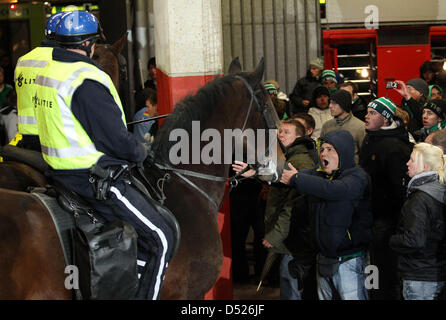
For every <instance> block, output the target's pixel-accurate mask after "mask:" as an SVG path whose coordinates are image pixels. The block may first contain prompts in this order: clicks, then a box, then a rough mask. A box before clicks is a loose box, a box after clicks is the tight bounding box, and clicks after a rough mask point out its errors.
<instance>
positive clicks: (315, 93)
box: [313, 86, 330, 99]
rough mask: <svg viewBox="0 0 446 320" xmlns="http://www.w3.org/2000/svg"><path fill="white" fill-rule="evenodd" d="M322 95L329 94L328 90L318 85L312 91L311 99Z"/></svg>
mask: <svg viewBox="0 0 446 320" xmlns="http://www.w3.org/2000/svg"><path fill="white" fill-rule="evenodd" d="M322 95H326V96H327V97H329V96H330V91H328V89H327V88H326V87H324V86H318V87H316V88H315V89H314V91H313V99H317V98H319V97H320V96H322Z"/></svg>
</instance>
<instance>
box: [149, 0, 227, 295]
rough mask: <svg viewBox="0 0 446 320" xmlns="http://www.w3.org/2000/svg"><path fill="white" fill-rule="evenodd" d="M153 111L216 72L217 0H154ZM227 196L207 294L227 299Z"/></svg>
mask: <svg viewBox="0 0 446 320" xmlns="http://www.w3.org/2000/svg"><path fill="white" fill-rule="evenodd" d="M153 11H154V21H155V55H156V64H157V92H158V94H157V96H158V113H159V114H168V113H170V112H172V111H173V109H174V106H175V103H177V102H178V101H180V100H181V99H182V98H184V97H185V96H186V95H188V94H194V93H196V92H197V90H198V89H199V88H200V87H202V86H203V85H205V84H206V83H207V82H209V81H211V80H212V79H213V78H214V77H215V76H217V75H221V74H222V73H223V72H222V68H223V37H222V17H221V0H154V3H153ZM228 201H229V200H227V201H226V203H225V204H224V205H223V206H222V209H221V210H220V211H221V212H219V215H218V224H219V229H220V234H221V237H222V242H223V254H224V258H223V267H222V271H221V274H220V277H219V279H218V280H217V283H216V284H215V286H214V287H213V288H212V289H211V290H210V291H209V292H208V293H207V294H206V297H205V298H206V299H232V297H233V296H232V277H231V261H232V260H231V234H230V228H229V226H230V221H229V205H228Z"/></svg>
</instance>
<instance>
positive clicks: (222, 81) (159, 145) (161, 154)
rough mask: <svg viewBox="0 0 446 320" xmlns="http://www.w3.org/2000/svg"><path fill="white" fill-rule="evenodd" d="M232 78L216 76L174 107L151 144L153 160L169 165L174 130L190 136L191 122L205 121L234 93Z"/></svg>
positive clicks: (231, 76) (173, 142) (230, 76)
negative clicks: (181, 130)
mask: <svg viewBox="0 0 446 320" xmlns="http://www.w3.org/2000/svg"><path fill="white" fill-rule="evenodd" d="M234 80H235V79H234V76H233V75H228V76H225V77H220V76H217V77H216V78H215V79H214V80H213V81H211V82H209V83H207V84H206V85H205V86H204V87H202V88H200V89H199V90H198V92H197V93H196V94H195V95H188V96H187V97H185V98H184V99H183V100H182V101H180V102H178V103H177V104H176V105H175V108H174V111H173V112H172V113H171V114H170V115H169V116H168V117H167V119H166V120H165V121H164V123H163V125H162V127H161V130H160V131H159V132H158V134H157V135H156V138H155V141H154V143H153V151H154V155H155V159H157V160H158V161H163V162H165V163H169V150H170V148H171V146H172V145H174V144H175V143H177V141H169V134H170V132H171V131H172V130H174V129H179V128H181V129H184V130H186V132H187V133H188V134H189V136H191V134H192V121H205V120H207V119H208V118H209V117H210V116H211V115H212V114H213V113H214V111H215V110H216V109H217V108H218V107H220V106H221V105H222V104H223V102H224V101H228V94H230V93H232V94H233V93H234V92H235V87H234V86H233V82H234Z"/></svg>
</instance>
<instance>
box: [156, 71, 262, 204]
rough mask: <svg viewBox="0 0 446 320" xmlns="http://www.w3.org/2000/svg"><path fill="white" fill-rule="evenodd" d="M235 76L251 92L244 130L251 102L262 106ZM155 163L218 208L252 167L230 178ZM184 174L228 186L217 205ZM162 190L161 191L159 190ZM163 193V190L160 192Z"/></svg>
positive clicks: (244, 81) (252, 91)
mask: <svg viewBox="0 0 446 320" xmlns="http://www.w3.org/2000/svg"><path fill="white" fill-rule="evenodd" d="M235 78H237V79H239V80H241V81H242V82H243V84H244V85H245V87H246V88H247V89H248V91H249V93H250V94H251V101H250V103H249V108H248V112H247V113H246V117H245V120H244V122H243V127H242V129H241V131H243V130H245V127H246V125H247V123H248V119H249V116H250V114H251V110H252V106H253V102H255V103H256V105H257V107H258V108H259V111H262V108H261V106H260V103H259V101H258V100H257V97H256V96H255V92H254V90H253V89H252V87H251V85H250V84H249V83H248V82H247V81H246V80H245V79H244V78H242V77H240V76H237V75H236V76H235ZM155 165H156V166H157V167H158V168H159V169H161V170H166V171H172V172H173V173H175V174H176V175H177V176H178V177H180V178H181V179H182V180H183V181H185V182H186V183H187V184H188V185H190V186H191V187H193V188H194V189H196V190H197V191H198V192H199V193H200V194H202V195H203V196H204V197H205V198H207V200H208V201H209V202H210V203H212V204H213V206H214V207H215V208H216V209H217V212H218V210H220V208H221V206H222V205H223V202H224V201H225V200H226V198H227V197H228V195H229V193H230V192H231V190H232V188H234V187H235V186H237V185H238V183H239V181H241V180H244V179H246V178H241V179H239V177H240V176H241V175H242V174H243V173H245V172H246V171H248V170H250V169H252V166H247V167H246V168H245V169H243V170H242V171H240V172H237V173H236V174H235V175H234V176H232V177H230V178H224V177H219V176H214V175H209V174H205V173H201V172H196V171H191V170H185V169H177V168H173V167H170V166H167V165H162V164H159V163H155ZM185 175H186V176H192V177H195V178H199V179H205V180H210V181H215V182H229V184H230V186H229V189H228V191H226V192H225V195H224V196H223V199H222V200H221V202H220V204H219V205H217V203H216V202H215V200H214V199H212V198H211V197H210V196H209V195H208V194H207V193H206V192H204V191H203V190H202V189H201V188H200V187H198V186H197V185H196V184H195V183H193V182H192V181H190V180H189V179H187V178H186V177H185ZM161 192H162V191H161ZM162 193H163V192H162Z"/></svg>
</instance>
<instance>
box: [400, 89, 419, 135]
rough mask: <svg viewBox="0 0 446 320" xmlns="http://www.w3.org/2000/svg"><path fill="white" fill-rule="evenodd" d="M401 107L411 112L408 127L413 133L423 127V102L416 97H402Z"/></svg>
mask: <svg viewBox="0 0 446 320" xmlns="http://www.w3.org/2000/svg"><path fill="white" fill-rule="evenodd" d="M401 107H402V108H403V109H404V110H405V111H407V112H408V113H409V123H408V125H407V129H408V130H409V132H410V133H411V134H412V135H416V132H417V131H418V130H420V129H421V128H423V104H422V103H419V102H417V101H416V100H415V99H413V98H410V99H409V100H406V99H404V98H403V99H402V100H401Z"/></svg>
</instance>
